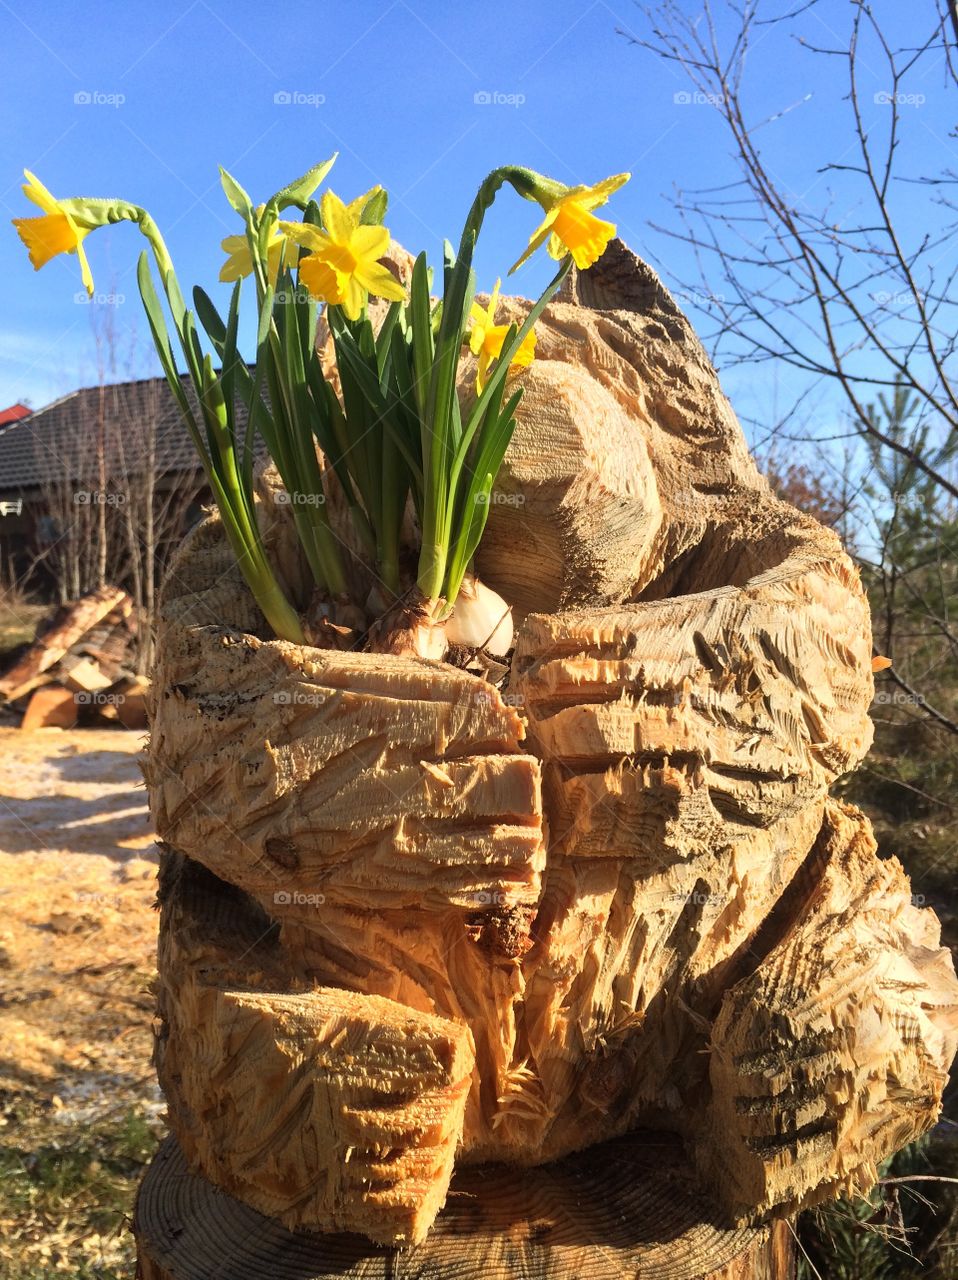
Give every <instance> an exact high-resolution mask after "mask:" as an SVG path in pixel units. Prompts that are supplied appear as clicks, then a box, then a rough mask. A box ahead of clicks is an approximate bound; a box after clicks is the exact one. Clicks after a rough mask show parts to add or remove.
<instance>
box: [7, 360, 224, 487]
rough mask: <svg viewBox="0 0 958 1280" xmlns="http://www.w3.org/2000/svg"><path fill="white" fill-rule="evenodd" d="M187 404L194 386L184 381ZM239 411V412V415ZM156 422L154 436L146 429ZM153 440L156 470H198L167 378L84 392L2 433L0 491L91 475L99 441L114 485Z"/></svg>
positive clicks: (145, 455)
mask: <svg viewBox="0 0 958 1280" xmlns="http://www.w3.org/2000/svg"><path fill="white" fill-rule="evenodd" d="M183 383H184V386H185V387H186V389H187V393H188V395H189V396H190V399H193V391H192V383H191V381H190V379H189V378H186V377H184V378H183ZM241 412H242V410H241ZM150 423H155V426H156V430H155V433H151V432H149V431H148V430H147V426H148V424H150ZM151 435H152V436H153V439H154V440H155V445H154V446H153V447H154V448H155V471H156V473H157V474H158V475H165V474H169V473H171V472H173V473H178V472H187V473H194V472H196V471H198V470H199V469H200V460H199V458H198V456H197V453H196V449H195V447H194V445H193V441H192V440H191V439H190V435H189V432H188V430H187V428H186V426H185V425H184V423H183V419H182V418H181V416H180V412H179V408H178V406H177V404H176V401H175V399H174V397H173V393H172V391H171V390H170V388H169V385H168V384H167V381H166V379H165V378H144V379H140V380H138V381H135V382H117V383H111V384H109V385H107V386H102V387H100V386H96V387H83V388H81V389H80V390H79V391H72V392H70V394H69V395H66V396H63V397H62V399H60V400H56V401H54V403H53V404H50V405H47V406H46V408H43V409H38V410H36V412H35V413H30V414H29V416H28V417H24V418H20V419H19V420H18V421H16V422H13V423H12V424H11V425H10V426H8V427H6V428H5V429H4V430H3V431H0V493H11V492H12V493H19V492H23V491H26V490H30V489H36V488H40V487H42V486H43V485H45V484H48V483H51V482H57V481H63V480H64V479H67V478H69V479H75V480H85V479H89V478H92V477H94V476H95V475H96V474H97V459H98V454H99V450H98V444H99V442H100V441H101V439H102V441H103V442H104V444H105V452H106V455H107V465H106V470H107V474H108V476H109V478H110V479H111V480H113V481H114V482H115V479H116V477H117V476H119V475H123V474H130V473H135V472H136V471H137V470H138V469H142V468H143V466H144V465H145V463H146V462H147V461H148V459H149V454H150V447H151Z"/></svg>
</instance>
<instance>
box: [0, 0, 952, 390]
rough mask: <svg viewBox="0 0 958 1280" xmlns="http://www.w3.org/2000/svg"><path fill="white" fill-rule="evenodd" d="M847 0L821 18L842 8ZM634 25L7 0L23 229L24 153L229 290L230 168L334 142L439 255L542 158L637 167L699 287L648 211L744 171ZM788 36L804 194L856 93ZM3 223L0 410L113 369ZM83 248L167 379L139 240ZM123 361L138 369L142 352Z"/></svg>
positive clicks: (6, 162)
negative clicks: (226, 172)
mask: <svg viewBox="0 0 958 1280" xmlns="http://www.w3.org/2000/svg"><path fill="white" fill-rule="evenodd" d="M846 7H847V6H845V5H844V4H842V5H838V4H833V5H832V7H831V9H830V10H829V7H828V6H827V5H826V7H825V9H824V11H823V12H824V13H825V14H826V16H827V15H828V14H829V12H831V13H832V14H834V16H835V19H836V22H837V21H838V20H839V18H840V17H841V14H842V12H843V11H844V10H845V9H846ZM696 8H697V6H696V5H695V4H694V3H693V2H692V0H690V2H689V5H688V9H689V11H690V12H694V11H695V10H696ZM814 21H815V22H816V23H818V25H819V27H820V28H821V34H822V35H823V37H825V36H826V35H828V34H829V33H828V32H827V28H826V26H825V25H824V24H823V22H822V21H821V20H820V19H819V18H815V19H814ZM622 28H625V29H628V30H632V31H635V32H638V31H640V30H644V27H643V25H642V18H641V14H640V13H639V10H638V9H637V8H636V7H635V6H633V5H632V4H631V3H629V0H614V3H611V4H610V3H607V2H606V0H596V2H595V3H592V4H589V3H587V2H586V0H551V2H550V3H540V2H539V0H531V2H527V3H520V2H519V0H511V2H510V3H503V2H502V0H485V2H484V3H483V4H468V5H467V4H462V5H460V4H453V3H449V2H448V0H355V2H354V3H350V4H342V3H340V4H332V3H321V2H319V0H315V2H314V3H312V4H310V5H295V6H265V5H262V4H260V3H251V2H250V0H232V3H229V4H227V3H226V2H225V0H169V2H168V3H164V4H162V5H145V4H131V3H129V2H128V0H127V2H125V3H118V2H116V0H108V2H105V3H89V4H86V5H83V6H80V5H78V4H77V3H75V2H70V3H67V2H65V0H46V2H45V3H44V4H43V5H42V6H36V5H35V4H31V5H27V4H25V3H23V0H9V2H8V0H0V33H2V40H3V47H4V51H5V54H6V57H5V72H4V77H3V82H2V86H0V94H2V95H3V97H4V99H5V102H4V110H3V112H2V114H0V204H2V212H3V214H4V221H5V223H6V219H8V218H10V217H14V216H18V215H24V214H28V213H29V212H30V207H29V206H28V205H27V204H26V201H25V200H24V199H23V198H22V196H21V193H20V190H19V183H20V180H21V179H20V173H21V170H22V168H24V167H27V168H30V169H33V170H34V171H35V172H36V173H38V175H39V176H40V177H41V178H42V179H43V181H44V182H45V183H46V184H47V186H49V187H50V188H51V190H53V192H54V193H55V194H56V195H61V196H66V195H111V196H112V195H115V196H122V197H124V198H127V199H129V200H132V201H133V202H134V203H138V204H141V205H144V206H145V207H147V208H148V209H149V210H150V211H151V213H152V214H153V216H154V217H155V219H156V220H157V222H158V223H159V225H160V227H161V229H162V230H163V232H164V234H165V235H166V238H167V241H168V243H169V246H170V248H171V251H172V254H173V257H174V261H175V262H176V265H177V270H178V273H179V276H180V280H181V283H182V284H183V286H184V288H188V287H191V286H192V284H193V283H202V284H203V285H204V286H206V287H207V288H212V287H213V286H214V285H215V281H216V274H217V271H218V269H219V264H220V261H221V253H220V250H219V241H220V239H221V238H222V237H223V236H225V235H227V234H229V233H231V232H233V231H235V230H237V220H236V218H235V216H234V215H233V214H232V211H231V210H230V209H229V207H228V206H227V204H226V202H225V200H224V198H223V196H222V193H221V191H220V188H219V185H218V177H217V165H218V164H223V165H225V166H226V167H227V168H229V169H230V170H231V171H232V172H233V173H234V174H235V175H236V176H237V177H238V178H239V179H240V180H241V181H242V182H243V184H244V185H245V186H246V187H247V189H248V190H249V191H250V192H251V194H252V195H253V196H254V198H256V199H264V198H266V197H267V196H268V195H269V194H271V193H272V191H274V190H275V189H276V188H277V187H279V186H281V185H282V184H283V183H285V182H286V181H288V180H290V179H291V178H292V177H294V176H296V175H297V174H298V173H300V172H301V171H303V170H304V169H306V168H308V167H309V166H310V165H311V164H313V163H315V162H316V161H318V160H320V159H323V158H325V157H326V156H328V155H330V154H331V153H332V152H333V151H336V150H338V151H339V153H340V158H339V161H338V162H337V165H336V168H335V169H334V171H333V174H332V175H331V185H333V187H334V188H335V189H336V190H337V191H338V192H339V193H340V194H342V195H343V196H344V197H346V198H349V197H350V196H352V195H355V194H358V193H359V192H360V191H363V190H365V189H366V188H368V187H369V186H370V185H371V184H372V183H374V182H377V181H378V182H381V183H382V184H383V185H384V186H386V187H387V189H388V190H389V191H390V193H391V197H392V203H391V207H390V214H389V217H388V224H389V226H390V229H391V231H392V232H393V234H394V236H395V237H396V238H397V239H398V240H399V241H401V242H402V243H403V244H404V245H406V247H407V248H410V249H413V250H416V251H418V250H419V249H421V248H426V249H427V250H429V251H430V254H431V255H434V256H435V257H438V255H439V251H440V244H441V239H442V237H443V236H444V235H445V236H448V237H449V238H451V239H455V238H457V237H458V233H459V230H460V227H461V222H462V218H463V216H464V213H465V211H466V209H467V207H468V204H469V202H470V200H471V198H472V195H473V194H474V191H475V188H476V186H477V184H478V182H479V180H480V179H481V178H482V177H483V176H484V174H485V173H486V172H487V171H488V170H489V169H491V168H493V167H494V166H495V165H497V164H500V163H504V162H507V161H508V162H518V163H522V164H528V165H530V166H532V167H534V168H538V169H541V170H543V171H544V172H547V173H549V174H550V175H552V176H554V177H556V178H558V179H560V180H562V181H566V182H579V181H592V180H596V179H598V178H601V177H604V176H606V175H607V174H610V173H615V172H619V171H621V170H623V169H629V170H631V171H632V172H633V173H634V175H635V176H634V178H633V180H632V182H631V183H630V184H629V185H628V186H627V187H626V188H625V189H624V190H622V191H621V192H619V193H618V195H617V196H616V197H615V199H614V204H613V206H611V210H610V216H612V217H613V218H614V219H615V220H616V221H617V222H618V224H619V227H620V233H621V234H622V235H623V237H624V238H625V239H626V240H627V241H628V243H629V244H630V245H631V246H632V247H633V248H635V249H636V250H637V251H638V252H639V253H641V254H643V256H646V257H647V258H649V260H650V261H652V262H653V263H654V264H655V265H656V266H657V268H658V269H659V270H660V271H661V272H662V274H663V276H664V277H665V279H666V282H667V283H668V284H670V285H675V283H676V281H677V280H679V279H682V278H683V276H684V277H685V278H688V275H689V271H690V261H689V257H688V254H687V252H686V251H685V250H684V248H683V247H682V246H681V245H680V244H678V243H677V242H674V241H671V240H669V239H668V238H666V237H663V236H661V235H658V234H656V233H655V232H653V231H652V230H651V229H650V225H649V224H650V223H652V222H657V223H664V224H666V225H668V224H670V223H672V222H674V213H673V211H672V194H671V193H672V190H673V187H689V186H709V185H715V184H719V183H721V182H726V181H728V180H729V179H730V177H731V176H732V170H731V167H730V160H729V157H728V154H727V144H726V140H725V137H724V134H723V133H722V129H721V124H720V122H719V120H718V119H717V117H716V115H715V113H714V111H713V110H712V109H711V108H710V107H708V106H707V105H701V104H699V105H697V104H695V103H691V104H690V103H688V102H686V101H682V95H683V91H684V90H686V89H687V87H688V86H687V83H686V81H685V80H684V78H683V76H682V73H681V71H680V70H678V69H676V68H674V67H672V66H669V65H667V64H665V63H663V62H661V61H658V60H657V59H654V58H653V57H652V56H650V55H649V54H647V53H644V52H643V51H641V50H639V49H636V48H635V47H633V46H631V45H630V44H629V43H628V41H627V40H626V39H624V38H623V37H622V36H621V35H619V34H617V29H622ZM776 39H777V37H776V36H774V35H770V36H769V37H768V44H767V45H766V48H765V49H764V50H763V51H758V52H756V53H755V54H753V63H754V72H755V74H754V77H753V81H752V96H751V104H752V107H753V109H754V112H755V118H756V119H763V118H765V117H767V116H771V115H773V114H775V113H777V112H782V111H786V109H787V108H789V107H794V108H795V109H794V110H792V111H790V112H788V114H786V115H785V116H784V117H783V118H782V119H781V120H780V121H778V122H775V123H773V124H770V125H768V126H767V127H766V132H765V134H764V135H763V138H764V139H765V141H764V142H763V145H765V146H767V147H768V148H770V149H771V150H772V151H773V153H774V156H775V163H776V168H777V171H778V172H780V173H781V174H782V175H784V177H785V179H786V181H787V183H788V185H789V186H790V188H791V189H793V190H794V191H795V192H796V193H797V195H798V196H799V197H801V196H802V195H803V194H804V193H805V192H807V191H812V190H814V188H815V187H816V186H817V184H819V183H820V182H821V181H822V177H821V175H820V174H818V173H817V168H818V165H819V164H820V163H821V161H822V160H823V159H827V158H833V157H831V156H828V155H822V154H821V151H820V148H821V145H822V143H823V141H825V142H827V141H828V131H829V128H830V121H831V120H832V119H833V117H834V113H835V112H836V111H838V110H839V109H840V94H841V86H840V85H837V84H835V83H832V82H829V81H823V80H822V79H821V77H822V76H823V75H824V74H825V72H824V71H823V68H822V65H821V60H814V59H812V58H809V57H807V56H806V57H802V56H801V55H800V53H796V51H795V50H794V47H793V46H785V45H782V44H779V45H778V46H776V43H775V42H776ZM277 95H279V97H278V96H277ZM283 95H285V96H286V97H287V99H290V100H287V101H283V100H282V99H283ZM676 95H679V97H678V100H677V98H676ZM808 95H811V97H810V98H807V96H808ZM806 98H807V100H804V99H806ZM489 99H491V100H489ZM797 103H801V105H800V106H795V104H797ZM876 110H877V108H876ZM931 118H932V117H931V113H930V112H926V114H925V117H924V121H923V123H925V126H926V127H925V132H926V133H927V135H928V136H927V137H926V138H924V140H923V141H922V140H921V139H919V140H918V142H917V143H916V144H915V145H917V146H919V147H927V148H928V151H929V155H931V154H932V153H934V155H935V159H936V161H937V163H939V164H943V163H947V161H948V157H947V154H946V152H947V150H948V147H949V146H950V145H953V144H949V143H948V141H947V136H946V135H947V127H946V125H945V124H944V123H943V122H942V123H940V127H933V128H931V127H928V125H927V122H928V121H929V120H931ZM939 153H940V154H939ZM955 163H956V166H958V158H956V159H955ZM536 213H537V211H536V210H535V209H534V208H533V207H532V206H530V205H528V204H526V203H524V202H522V201H520V200H518V199H515V198H513V199H508V198H500V200H499V202H497V205H496V207H495V210H494V212H493V214H492V215H491V217H490V218H489V219H488V220H487V229H486V230H484V233H483V242H482V243H481V245H480V254H479V257H478V268H479V286H480V288H488V287H489V286H490V285H491V284H492V283H493V281H494V279H495V276H496V274H498V273H500V272H502V271H503V270H504V268H506V267H508V265H509V263H510V262H512V261H513V260H514V258H515V256H517V249H518V248H519V247H520V246H521V245H523V244H524V243H525V240H526V238H527V236H528V234H529V233H530V231H531V230H532V227H533V226H534V225H535V221H536ZM915 216H916V217H919V216H920V215H919V214H918V212H917V211H916V215H915ZM6 225H7V226H8V230H7V231H5V232H3V233H2V241H0V244H2V248H0V252H2V262H3V271H2V278H0V300H2V317H3V319H2V323H0V406H2V405H3V404H7V403H10V402H12V401H14V400H17V399H22V398H28V399H29V400H30V401H31V402H32V403H33V404H34V405H35V406H38V405H41V404H44V403H46V402H48V401H49V400H51V399H52V398H54V397H56V396H57V395H60V394H63V393H64V392H66V391H68V390H70V389H72V388H73V387H75V386H77V385H82V384H89V383H91V382H95V381H96V379H97V358H96V348H95V343H94V340H93V335H92V327H91V307H90V306H89V305H87V304H85V303H83V302H77V301H76V298H77V296H78V291H79V289H80V282H79V274H78V269H77V264H76V261H75V259H74V258H72V257H71V258H61V259H58V260H56V261H54V262H53V263H51V264H49V265H48V266H47V267H46V268H44V270H43V271H42V272H40V273H34V272H33V270H32V269H31V267H30V266H29V263H28V261H27V258H26V254H25V252H24V251H23V250H22V248H21V246H20V244H19V241H18V240H17V239H16V236H15V234H14V232H13V229H12V227H9V224H6ZM87 247H88V251H89V254H90V258H91V262H92V265H93V271H94V277H95V279H96V282H97V290H98V293H99V294H108V295H112V296H114V297H116V299H117V305H116V306H115V308H114V309H113V314H112V319H113V323H114V325H115V328H116V331H117V334H118V345H119V346H120V348H121V350H122V351H124V352H125V351H126V349H127V347H128V345H129V340H130V335H131V334H137V335H138V336H139V341H140V347H141V354H140V356H139V357H138V358H137V359H136V360H135V361H134V364H133V367H134V370H135V372H136V373H137V374H145V373H149V372H153V371H154V368H155V366H154V365H153V363H152V361H151V359H150V358H149V352H148V347H147V343H146V341H145V333H146V330H145V322H144V321H143V319H142V317H141V315H140V311H139V299H138V296H137V294H136V289H135V281H134V267H135V262H136V257H137V254H138V253H139V251H140V248H141V244H140V242H139V240H138V235H137V233H136V231H135V230H134V229H133V228H132V227H130V226H120V227H116V228H108V229H105V230H103V231H100V232H97V233H96V234H95V235H94V236H92V237H91V238H90V239H89V240H88V241H87ZM546 272H547V264H546V263H545V262H539V263H535V264H533V265H530V266H529V267H527V268H525V269H524V273H523V275H522V276H520V277H518V278H517V286H516V288H517V291H518V292H522V293H526V294H528V293H533V292H534V291H536V289H537V287H540V286H541V285H542V284H543V283H544V281H545V279H546ZM99 310H100V311H101V312H102V311H103V310H104V308H102V307H101V308H99ZM122 364H123V368H121V369H120V370H119V371H118V376H123V374H124V372H125V370H126V368H127V367H129V366H128V357H127V356H126V355H124V356H123V358H122ZM779 376H780V375H779V374H778V373H776V372H775V371H770V370H766V371H763V372H762V373H761V374H760V375H754V374H753V375H749V377H748V378H745V377H744V375H742V374H739V373H733V374H731V375H730V377H729V381H728V384H727V389H728V390H729V392H730V394H731V395H732V397H733V400H736V399H737V398H739V397H740V398H743V399H744V401H746V402H747V405H746V408H747V411H749V412H754V411H755V409H756V406H757V405H759V406H760V404H761V402H762V401H763V400H765V401H767V402H768V403H769V404H771V403H772V401H773V400H774V398H775V397H776V396H777V395H778V393H779V389H778V387H777V378H778V377H779ZM782 376H784V375H782Z"/></svg>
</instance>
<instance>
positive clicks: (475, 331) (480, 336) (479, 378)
mask: <svg viewBox="0 0 958 1280" xmlns="http://www.w3.org/2000/svg"><path fill="white" fill-rule="evenodd" d="M501 284H502V281H501V280H497V281H496V287H495V288H494V289H493V291H492V293H491V295H490V297H489V303H488V305H487V306H486V309H485V310H483V309H482V307H481V306H480V305H479V303H478V302H474V303H473V304H472V310H471V311H470V313H469V321H470V328H469V350H470V351H471V352H472V354H473V355H474V356H477V357H478V361H479V365H478V369H477V371H476V394H477V395H481V393H482V389H483V387H484V386H485V385H486V382H487V381H488V378H489V367H490V365H491V364H492V363H493V361H495V360H498V359H499V356H500V355H501V354H502V348H503V345H504V344H505V341H506V335H507V334H508V332H509V325H507V324H496V306H497V304H498V302H499V288H500V285H501ZM535 349H536V335H535V330H532V331H531V332H529V333H527V334H526V336H525V337H524V338H523V340H522V342H521V343H520V344H519V350H518V351H517V352H516V354H515V355H514V356H513V357H512V360H511V361H510V368H512V367H516V366H526V365H530V364H532V361H533V359H534V357H535Z"/></svg>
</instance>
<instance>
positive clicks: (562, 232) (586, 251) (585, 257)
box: [510, 173, 632, 275]
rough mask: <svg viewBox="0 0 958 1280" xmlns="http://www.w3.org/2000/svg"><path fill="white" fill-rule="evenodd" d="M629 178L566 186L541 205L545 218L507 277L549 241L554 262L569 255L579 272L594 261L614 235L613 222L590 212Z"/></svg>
mask: <svg viewBox="0 0 958 1280" xmlns="http://www.w3.org/2000/svg"><path fill="white" fill-rule="evenodd" d="M631 176H632V175H631V174H628V173H617V174H615V175H614V176H613V177H611V178H604V179H603V180H602V182H597V183H596V184H595V185H594V186H591V187H586V186H580V187H566V188H565V190H564V191H563V192H562V193H561V194H559V195H556V196H555V197H552V198H550V199H549V201H548V203H545V202H543V204H542V207H543V209H544V210H545V214H546V216H545V218H544V219H543V221H542V222H541V223H540V224H539V226H538V227H537V228H536V229H535V231H534V232H533V233H532V236H531V238H530V240H529V244H528V247H527V248H526V251H525V253H524V254H523V255H522V257H521V258H519V260H518V261H517V262H516V263H515V265H514V266H513V267H512V268H511V269H510V275H511V274H512V272H513V271H515V270H516V268H517V267H521V266H522V264H523V263H524V262H525V261H526V259H527V258H530V257H531V256H532V254H533V253H535V251H536V250H537V249H538V248H539V246H540V245H542V244H543V243H544V242H545V241H546V240H548V242H549V243H548V246H547V250H548V253H549V256H550V257H551V258H555V259H556V261H559V260H560V259H562V258H564V257H565V255H566V254H567V253H571V254H572V261H573V262H574V263H575V265H576V266H577V267H578V268H579V269H580V271H584V270H586V268H588V267H591V266H592V264H593V263H595V262H598V260H599V259H600V258H601V257H602V255H603V253H604V252H605V249H606V246H607V245H608V243H609V241H610V240H611V239H612V237H613V236H614V235H615V223H614V222H606V221H605V219H604V218H597V217H596V216H595V214H594V213H593V210H594V209H597V208H598V207H599V206H600V205H603V204H605V203H606V201H607V200H608V198H609V196H610V195H612V193H613V192H614V191H618V189H619V187H621V186H624V184H625V183H626V182H628V180H629V178H630V177H631Z"/></svg>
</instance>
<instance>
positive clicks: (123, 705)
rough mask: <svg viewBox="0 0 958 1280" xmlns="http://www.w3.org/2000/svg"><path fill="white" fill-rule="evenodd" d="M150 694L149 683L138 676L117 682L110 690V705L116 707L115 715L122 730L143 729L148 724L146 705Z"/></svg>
mask: <svg viewBox="0 0 958 1280" xmlns="http://www.w3.org/2000/svg"><path fill="white" fill-rule="evenodd" d="M149 692H150V682H149V680H145V679H143V678H142V677H140V676H130V677H127V678H126V679H123V680H118V681H117V682H116V684H114V685H112V686H111V688H110V695H111V699H112V704H113V705H114V706H115V707H116V715H117V719H118V720H119V722H120V724H122V725H123V727H124V729H145V728H146V727H147V725H148V723H149V721H148V717H147V712H146V703H147V698H148V697H149Z"/></svg>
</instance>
